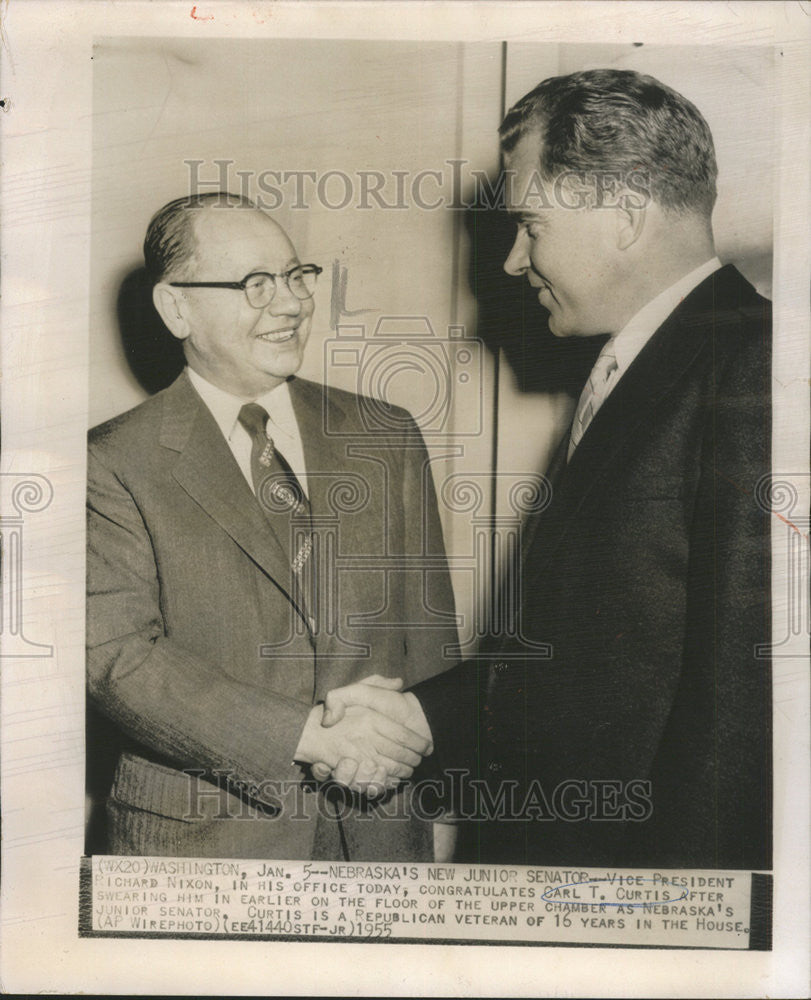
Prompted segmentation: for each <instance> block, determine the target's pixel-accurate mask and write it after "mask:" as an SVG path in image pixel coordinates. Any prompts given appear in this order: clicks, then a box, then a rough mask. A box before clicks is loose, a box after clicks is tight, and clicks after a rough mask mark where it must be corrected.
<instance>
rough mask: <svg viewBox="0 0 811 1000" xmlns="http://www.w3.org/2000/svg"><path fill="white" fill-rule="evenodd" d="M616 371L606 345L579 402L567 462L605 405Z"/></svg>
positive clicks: (612, 357) (615, 361)
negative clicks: (607, 392)
mask: <svg viewBox="0 0 811 1000" xmlns="http://www.w3.org/2000/svg"><path fill="white" fill-rule="evenodd" d="M616 370H617V359H616V357H615V355H614V353H613V350H612V349H611V345H610V344H606V346H605V347H604V348H603V350H602V352H601V354H600V356H599V357H598V358H597V360H596V361H595V362H594V367H593V368H592V370H591V374H590V375H589V380H588V382H586V384H585V386H584V388H583V391H582V392H581V393H580V399H579V400H578V401H577V409H576V410H575V411H574V420H573V421H572V430H571V436H570V437H569V454H568V458H567V460H568V459H571V457H572V455H573V453H574V450H575V448H576V447H577V446H578V445H579V444H580V441H581V439H582V437H583V435H584V434H585V433H586V430H587V428H588V426H589V424H590V423H591V422H592V420H593V419H594V415H595V414H596V413H597V411H598V410H599V409H600V407H601V406H602V405H603V402H604V400H605V397H606V388H607V386H608V380H609V379H610V378H611V375H612V373H613V372H615V371H616Z"/></svg>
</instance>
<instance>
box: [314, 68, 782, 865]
mask: <svg viewBox="0 0 811 1000" xmlns="http://www.w3.org/2000/svg"><path fill="white" fill-rule="evenodd" d="M500 137H501V147H502V152H503V155H504V162H505V167H506V170H507V173H508V175H509V176H510V178H511V181H512V183H511V184H510V185H508V186H507V190H508V192H510V194H509V201H510V203H509V204H508V209H509V211H510V212H511V214H512V215H513V216H514V218H515V221H516V224H517V235H516V238H515V243H514V245H513V248H512V250H511V252H510V254H509V256H508V258H507V260H506V262H505V264H504V267H505V269H506V270H507V271H508V273H510V274H512V275H515V276H519V277H521V276H523V277H526V279H527V280H528V281H529V284H530V285H531V286H532V287H533V288H534V289H536V291H537V297H538V301H539V303H540V305H541V306H542V307H543V308H544V309H545V310H546V311H547V312H548V315H549V327H550V330H551V331H552V332H553V333H554V334H556V335H557V336H559V337H591V336H595V335H598V334H608V335H609V339H608V342H607V343H606V344H605V346H604V347H603V348H602V351H601V353H600V356H599V358H598V359H597V362H596V363H595V365H594V368H593V370H592V372H591V374H590V376H589V379H588V381H587V382H586V384H585V386H584V387H583V391H582V393H581V395H580V399H579V401H578V405H577V409H576V411H575V415H574V420H573V422H572V425H571V427H570V428H569V430H568V432H567V433H566V434H565V435H564V437H563V439H562V440H561V442H560V444H559V447H558V450H557V453H556V454H555V456H554V458H553V460H552V462H551V465H550V468H549V469H548V470H547V477H548V479H549V481H550V483H551V486H552V490H553V495H552V500H551V503H550V504H549V506H548V507H547V508H546V509H545V510H544V511H543V512H542V513H541V514H539V515H535V516H533V517H531V518H530V520H529V523H528V524H527V528H526V532H525V545H524V553H523V564H522V571H521V576H520V579H519V580H518V584H517V585H518V587H519V588H520V613H521V621H522V623H523V630H524V632H523V637H524V638H526V639H529V640H531V641H532V642H533V643H536V644H546V647H547V648H548V650H549V656H548V657H539V656H537V655H534V656H533V655H528V653H527V648H526V645H525V644H523V643H522V641H521V639H520V638H519V637H516V636H502V637H498V636H496V637H493V639H492V641H491V642H490V643H489V644H488V645H487V647H486V648H485V649H484V650H483V652H482V655H481V656H480V657H479V658H478V659H477V660H475V661H471V662H467V663H463V664H461V665H460V666H458V667H457V668H456V669H454V670H453V671H451V672H449V673H446V674H444V675H442V676H441V677H437V678H434V679H429V680H427V681H425V682H423V683H421V684H418V685H416V687H415V688H414V689H413V692H409V693H407V694H406V695H405V696H404V695H402V694H399V693H398V692H396V691H378V690H376V688H375V687H374V685H373V684H372V683H370V684H361V685H354V686H352V687H350V688H348V689H346V690H344V691H336V692H333V693H332V695H331V696H329V697H328V698H327V707H328V709H329V718H331V719H337V718H340V717H341V711H342V708H343V706H345V705H352V704H353V705H355V706H357V705H359V704H366V705H369V706H372V707H374V708H376V709H377V710H379V711H381V712H386V711H387V712H389V713H390V714H392V715H393V716H395V717H400V718H406V717H410V716H408V713H410V715H411V716H413V712H414V711H415V708H416V705H417V704H420V705H421V706H422V708H423V710H424V713H425V716H426V719H427V722H428V723H429V727H430V730H431V733H432V736H433V740H434V743H435V746H436V755H435V756H436V761H437V765H438V767H440V768H441V769H444V770H445V771H446V772H447V770H448V769H450V768H465V769H467V771H468V774H469V777H470V778H471V782H470V785H471V788H470V794H469V796H468V799H467V810H468V814H469V815H473V816H474V817H475V818H476V819H477V820H479V822H476V823H474V824H472V830H473V834H472V839H471V844H470V847H469V849H468V855H467V856H468V857H470V858H477V859H479V860H482V861H488V862H508V863H527V864H533V863H545V864H562V865H563V864H573V863H579V864H583V865H586V864H600V865H602V864H606V865H625V866H640V867H653V866H673V867H692V868H704V867H706V868H716V867H718V868H750V869H751V868H768V867H770V864H771V815H772V812H771V679H770V670H769V663H768V661H767V660H764V659H762V658H759V654H758V650H759V649H761V648H763V646H764V644H765V643H767V642H768V637H769V548H768V522H767V515H766V513H765V512H764V510H763V509H762V507H761V505H760V504H759V502H758V496H757V489H756V487H757V485H758V483H759V481H760V480H761V478H762V477H763V476H764V475H766V474H767V473H768V472H769V471H770V426H771V425H770V360H771V307H770V303H769V302H767V301H766V300H765V299H763V298H762V297H761V296H760V295H758V294H757V292H756V291H755V290H754V288H753V287H752V286H751V285H750V284H749V283H748V282H747V281H746V280H745V279H744V278H743V276H742V275H741V274H740V273H739V272H738V271H737V270H736V269H735V268H734V267H733V266H731V265H726V266H722V264H721V262H720V261H719V260H718V259H717V257H716V254H715V248H714V242H713V234H712V224H711V213H712V208H713V204H714V202H715V197H716V175H717V167H716V160H715V151H714V146H713V140H712V136H711V134H710V130H709V127H708V126H707V123H706V122H705V121H704V119H703V117H702V115H701V114H700V112H699V111H698V109H697V108H696V107H695V106H694V105H692V104H691V103H690V102H689V101H687V100H686V99H685V98H684V97H683V96H682V95H680V94H678V93H676V92H675V91H674V90H672V89H671V88H669V87H666V86H664V85H663V84H661V83H659V82H658V81H657V80H655V79H653V78H652V77H648V76H643V75H641V74H638V73H636V72H632V71H627V70H608V69H606V70H591V71H585V72H579V73H573V74H571V75H568V76H561V77H553V78H551V79H548V80H544V81H543V82H542V83H541V84H539V85H538V86H537V87H536V88H535V89H534V90H533V91H531V92H530V93H528V94H527V95H526V96H525V97H524V98H522V100H520V101H519V102H518V103H517V104H516V105H515V106H514V107H513V108H512V109H511V110H510V111H509V112H508V114H507V116H506V118H505V119H504V121H503V123H502V125H501V128H500ZM640 189H645V190H647V191H648V192H649V197H648V198H646V199H640V196H639V192H640ZM607 190H610V191H611V192H612V195H613V197H612V198H610V199H606V198H605V197H604V194H605V192H606V191H607ZM584 191H586V192H589V191H590V192H591V197H588V198H583V196H582V195H583V192H584ZM335 774H336V777H337V778H339V779H340V780H344V781H346V782H348V783H351V781H352V776H353V774H352V768H351V766H350V765H348V764H344V765H342V766H341V768H340V769H339V770H338V771H336V772H335ZM477 783H478V786H477ZM482 790H484V792H486V796H485V797H486V802H487V804H488V805H489V806H490V807H491V808H490V810H489V811H490V817H489V821H484V820H482V810H481V808H480V807H481V803H482V800H483V796H482V794H480V793H482ZM640 791H642V792H644V795H643V796H642V797H640ZM477 793H478V794H477ZM640 798H641V800H642V803H643V805H644V808H641V809H639V808H634V805H635V804H636V805H637V806H638V805H639V803H640ZM493 804H495V806H493ZM629 806H631V808H629ZM461 809H462V811H463V813H464V812H465V809H466V803H465V800H464V798H463V799H462V802H461ZM494 812H495V813H496V815H493V813H494Z"/></svg>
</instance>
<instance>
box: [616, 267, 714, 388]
mask: <svg viewBox="0 0 811 1000" xmlns="http://www.w3.org/2000/svg"><path fill="white" fill-rule="evenodd" d="M719 267H721V261H720V260H719V259H718V258H717V257H713V258H712V259H711V260H708V261H706V262H705V263H704V264H702V265H701V266H700V267H697V268H695V270H693V271H690V273H689V274H685V276H684V277H683V278H679V280H678V281H677V282H675V283H674V284H672V285H671V286H670V287H669V288H666V289H665V290H664V291H663V292H661V293H660V294H659V295H657V296H656V298H655V299H652V300H651V301H650V302H648V304H647V305H645V306H643V307H642V308H641V309H640V310H639V312H638V313H636V315H635V316H632V317H631V319H630V320H628V322H627V323H626V324H625V326H624V327H623V328H622V329H621V330H620V331H619V333H616V334H614V335H613V336H612V337H611V339H610V340H609V341H608V343H607V344H605V345H604V346H603V350H602V351H601V352H600V353H601V354H602V353H603V352H606V351H610V352H611V353H613V355H614V357H615V358H616V359H617V367H616V369H615V370H614V371H613V372H612V373H611V376H610V377H609V379H608V381H607V382H606V385H605V388H604V391H603V394H602V402H605V400H606V399H607V398H608V396H609V395H610V394H611V391H612V390H613V389H614V387H615V386H616V384H617V383H618V382H619V380H620V379H621V378H622V376H623V375H624V374H625V372H626V371H627V370H628V369H629V368H630V367H631V362H632V361H633V360H634V358H635V357H636V356H637V354H639V352H640V351H641V350H642V348H643V347H644V346H645V344H647V342H648V341H649V340H650V338H651V337H652V336H653V335H654V333H656V331H657V330H658V329H659V327H660V326H661V325H662V323H664V321H665V320H666V319H667V317H668V316H669V315H670V314H671V313H672V312H673V310H674V309H675V308H676V306H678V305H679V303H680V302H681V301H682V300H683V299H685V298H686V297H687V296H688V295H689V294H690V292H692V290H693V289H694V288H695V287H696V286H697V285H700V284H701V282H702V281H704V279H705V278H708V277H709V276H710V275H711V274H713V273H714V272H715V271H717V270H718V268H719Z"/></svg>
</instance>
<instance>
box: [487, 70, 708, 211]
mask: <svg viewBox="0 0 811 1000" xmlns="http://www.w3.org/2000/svg"><path fill="white" fill-rule="evenodd" d="M535 131H537V132H539V133H540V136H541V138H542V140H543V147H542V150H541V160H540V164H539V168H540V173H541V177H543V178H544V179H545V180H551V179H552V178H554V177H555V176H557V175H558V174H560V173H561V172H565V171H591V172H594V171H619V172H621V174H622V175H623V176H628V174H629V172H630V171H639V172H640V173H639V175H638V176H640V177H646V182H647V186H648V188H649V190H650V194H651V197H652V198H653V199H654V200H655V201H656V202H658V204H659V205H661V206H662V207H663V208H665V209H669V210H671V211H674V212H679V213H681V212H696V213H700V214H702V215H706V216H709V215H710V214H711V213H712V209H713V205H714V204H715V198H716V188H715V181H716V178H717V176H718V167H717V165H716V162H715V148H714V146H713V141H712V134H711V132H710V129H709V126H708V125H707V123H706V121H705V120H704V118H703V117H702V115H701V113H700V112H699V110H698V109H697V108H696V107H695V105H693V104H691V103H690V101H688V100H687V99H686V98H685V97H682V95H681V94H679V93H677V92H676V91H675V90H672V89H671V88H670V87H666V86H665V85H664V84H663V83H660V82H659V81H658V80H655V79H654V78H653V77H652V76H643V75H642V74H641V73H636V72H634V71H632V70H620V69H595V70H585V71H583V72H579V73H571V74H569V75H568V76H553V77H550V78H549V79H548V80H544V81H543V82H542V83H540V84H538V86H537V87H535V89H534V90H532V91H530V92H529V93H528V94H527V95H526V96H525V97H522V98H521V100H520V101H519V102H518V103H517V104H516V105H514V106H513V107H512V108H511V109H510V110H509V111H508V113H507V115H506V117H505V118H504V121H503V122H502V123H501V127H500V128H499V136H500V138H501V148H502V151H503V152H505V153H509V152H510V151H511V150H513V149H514V148H515V146H516V144H517V143H518V141H519V140H520V139H521V138H522V137H523V136H524V135H526V134H527V133H528V132H535Z"/></svg>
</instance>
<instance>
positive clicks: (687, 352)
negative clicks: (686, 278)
mask: <svg viewBox="0 0 811 1000" xmlns="http://www.w3.org/2000/svg"><path fill="white" fill-rule="evenodd" d="M730 271H734V269H732V268H723V269H722V270H721V271H716V272H715V273H714V274H712V275H710V277H709V278H707V279H706V280H705V281H704V282H702V283H701V284H700V285H699V286H698V287H697V288H695V289H694V290H693V291H692V292H691V293H690V295H688V296H687V298H686V299H685V300H684V302H682V303H681V305H680V306H679V307H678V308H677V309H676V310H674V312H672V313H671V314H670V316H669V317H668V318H667V319H666V320H665V322H664V323H663V324H662V326H660V327H659V329H658V330H657V331H656V333H655V334H654V335H653V336H652V337H651V338H650V340H649V341H648V342H647V344H646V345H645V346H644V348H643V349H642V350H641V351H640V352H639V354H638V355H637V357H636V358H635V359H634V361H633V363H632V364H631V366H630V368H629V369H628V371H627V372H626V373H625V374H624V375H623V377H622V379H621V380H620V382H619V383H618V385H617V387H616V389H614V391H613V392H612V393H611V395H610V396H609V397H608V399H607V400H606V401H605V403H604V404H603V405H602V406H601V407H600V409H599V410H598V412H597V414H596V416H595V417H594V420H593V421H592V423H591V425H590V426H589V428H588V431H587V432H586V434H585V435H584V437H583V439H582V441H581V442H580V444H579V445H578V446H577V448H576V449H575V452H574V454H573V455H572V458H571V461H570V462H569V463H568V465H566V466H565V468H564V467H563V463H564V462H565V455H566V449H567V448H568V434H567V435H565V437H564V440H563V441H562V442H561V445H560V448H559V449H558V452H557V453H556V455H555V458H554V459H553V461H552V464H551V465H550V470H549V473H550V475H551V476H552V483H553V490H554V492H553V497H552V502H551V503H550V505H549V507H548V508H547V509H546V510H545V511H544V512H543V513H542V514H541V515H539V517H538V519H537V524H536V525H533V526H532V528H531V529H530V532H529V538H530V539H532V540H533V541H534V542H535V545H534V546H533V558H534V557H536V556H537V555H539V554H540V553H542V558H541V560H539V562H538V563H537V564H536V566H533V567H531V571H532V572H535V571H536V569H537V568H539V567H540V566H541V565H543V563H545V562H546V560H547V559H548V558H549V557H551V556H552V555H553V554H554V552H555V551H556V550H557V548H558V547H559V546H560V545H561V544H562V542H563V541H564V539H565V536H566V531H567V528H568V526H569V524H570V523H571V522H572V520H573V519H574V518H575V517H576V516H577V514H578V511H579V510H580V508H581V506H582V504H583V502H584V501H585V500H586V498H587V497H588V496H589V494H590V493H591V492H592V491H593V490H594V489H596V488H598V487H599V486H600V485H601V484H602V483H603V482H604V480H605V478H606V476H607V475H609V474H610V472H611V471H612V469H614V468H616V467H617V466H618V464H619V461H620V456H621V453H622V451H623V449H624V448H625V447H626V446H627V443H628V441H629V439H630V438H632V437H634V436H635V435H638V434H639V433H641V432H644V429H645V427H646V426H648V425H649V424H650V422H651V421H652V420H653V419H655V412H656V410H657V408H658V407H660V406H663V405H667V398H668V396H669V394H670V393H671V392H672V391H673V390H674V389H675V388H676V387H677V385H678V383H679V382H680V380H681V379H682V378H683V376H684V374H685V372H686V371H687V370H688V369H689V368H690V367H691V365H692V364H693V362H694V361H695V360H696V358H697V357H698V356H699V354H700V353H701V351H702V349H703V348H704V347H705V346H706V345H707V344H708V340H709V334H710V332H711V330H712V324H713V321H714V316H715V313H714V309H713V304H714V301H715V295H714V289H715V283H716V281H717V280H718V279H719V278H720V279H721V280H725V279H728V278H729V273H728V272H730ZM538 543H542V545H539V544H538Z"/></svg>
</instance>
